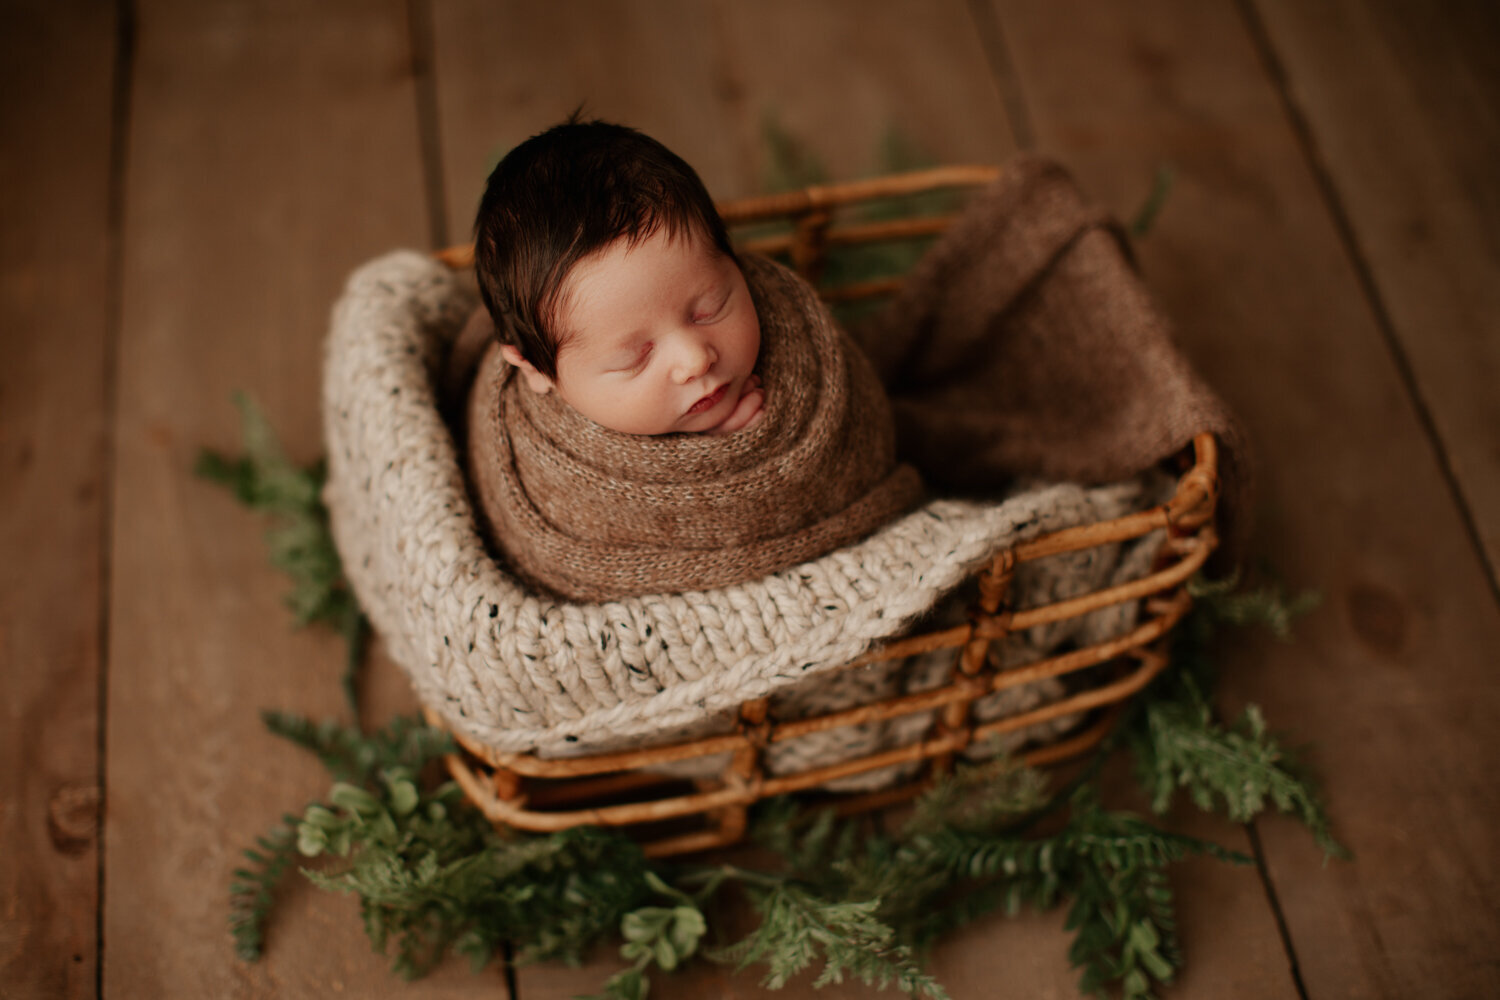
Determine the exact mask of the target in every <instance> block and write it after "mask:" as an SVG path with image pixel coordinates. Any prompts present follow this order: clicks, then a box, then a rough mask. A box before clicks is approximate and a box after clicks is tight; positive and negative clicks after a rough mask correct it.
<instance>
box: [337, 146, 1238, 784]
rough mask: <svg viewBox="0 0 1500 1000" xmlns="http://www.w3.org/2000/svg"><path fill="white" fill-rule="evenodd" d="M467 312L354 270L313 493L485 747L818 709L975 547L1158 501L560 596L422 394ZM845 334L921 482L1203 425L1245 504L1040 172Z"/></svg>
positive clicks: (424, 265) (971, 222) (1053, 501)
mask: <svg viewBox="0 0 1500 1000" xmlns="http://www.w3.org/2000/svg"><path fill="white" fill-rule="evenodd" d="M476 305H477V296H476V295H475V294H474V293H473V291H472V288H471V287H470V286H469V284H467V283H466V279H464V278H461V277H459V276H456V275H454V274H453V273H451V272H449V271H448V270H447V269H446V268H445V267H443V266H442V265H441V264H439V263H437V262H436V261H434V260H432V259H431V258H429V257H427V256H426V255H423V254H418V253H411V252H402V253H396V254H391V255H389V256H386V257H383V258H380V259H378V260H376V261H373V262H371V263H369V264H367V265H366V266H364V267H362V268H361V269H360V270H358V271H357V272H355V274H354V275H353V276H352V277H351V278H350V280H349V283H348V286H347V288H346V289H345V292H344V296H343V298H342V299H341V300H340V302H339V303H338V305H337V306H336V308H335V310H334V317H333V325H332V330H331V333H330V335H329V338H328V341H327V352H326V354H327V356H326V367H325V381H324V428H325V435H326V443H327V447H328V460H329V478H328V486H327V491H326V499H327V502H328V506H329V510H330V515H331V520H332V527H333V531H334V537H335V540H336V542H337V544H338V546H339V551H340V553H341V555H342V557H343V561H344V566H345V571H346V573H347V574H348V577H349V581H350V584H351V586H352V587H353V589H354V591H355V594H356V596H357V597H358V598H359V601H360V603H361V605H362V606H363V607H364V608H365V610H366V612H367V613H368V614H369V616H370V619H371V621H372V622H373V623H374V625H375V627H376V629H377V630H378V632H379V633H380V635H381V636H382V637H383V638H384V641H385V643H386V646H387V649H388V651H389V653H390V655H391V657H392V658H393V659H394V660H395V661H396V662H397V663H398V664H400V665H401V666H402V667H403V669H405V671H406V672H407V674H408V675H409V676H410V678H411V680H412V683H413V686H414V687H415V689H416V692H417V694H418V696H419V698H420V699H421V700H422V701H423V702H424V703H425V704H426V705H428V706H429V707H431V708H433V709H435V710H436V711H438V712H439V713H441V714H442V716H443V717H444V718H445V720H446V721H447V723H448V724H449V725H450V726H451V727H452V728H453V729H455V730H456V731H457V732H459V733H461V734H462V735H464V736H466V737H469V738H471V739H473V740H475V741H477V742H479V743H483V744H486V745H488V746H490V747H493V748H495V749H496V750H499V751H502V752H503V751H526V750H535V751H537V752H539V753H543V754H558V753H569V752H579V751H582V750H586V749H590V748H595V747H609V746H632V745H642V744H644V743H647V742H660V741H663V740H666V739H670V738H671V737H672V736H673V734H678V733H692V732H701V731H703V729H704V727H705V726H708V727H710V728H711V727H712V726H714V725H715V724H717V723H719V722H721V721H722V720H723V719H724V718H726V716H727V715H728V713H732V712H733V711H734V710H735V708H736V707H737V706H738V705H739V704H740V703H741V702H743V701H746V700H748V699H753V698H762V697H773V696H778V695H786V696H787V697H786V698H784V699H780V701H781V703H782V704H785V705H788V706H792V710H796V709H797V707H809V706H812V705H814V704H817V705H826V702H827V699H826V698H823V697H821V696H819V697H818V698H815V699H814V700H813V701H809V700H808V698H807V697H805V695H806V693H807V692H808V691H812V690H815V689H817V687H818V686H819V685H820V684H821V683H822V682H824V681H826V680H828V679H829V678H830V677H832V675H833V672H834V671H837V670H838V669H839V668H840V667H842V666H843V665H844V664H846V663H848V662H849V661H850V660H851V659H853V658H855V657H857V656H859V655H860V654H861V653H864V652H866V651H867V650H869V649H870V648H871V647H872V646H875V645H877V644H879V643H881V642H882V641H884V640H886V639H890V638H893V637H895V636H898V635H900V634H902V633H903V632H905V631H907V630H908V629H909V628H910V627H911V626H912V625H913V624H914V623H916V622H918V621H919V620H926V621H930V620H931V618H932V616H933V615H934V609H935V608H936V607H937V605H938V603H939V601H940V600H941V599H942V598H943V596H944V595H945V594H947V593H949V592H950V591H952V590H954V589H955V588H956V587H957V586H958V585H959V584H960V583H961V582H962V581H964V579H965V578H966V577H967V576H969V575H970V574H972V573H973V572H974V570H975V569H976V568H977V567H978V566H979V565H981V564H982V563H984V562H985V561H986V560H987V559H988V558H989V557H990V556H991V555H992V554H993V553H994V552H995V551H996V550H997V549H1000V548H1003V547H1006V546H1009V545H1013V544H1015V543H1017V542H1019V541H1023V540H1026V539H1029V538H1033V537H1036V536H1038V535H1041V534H1046V533H1049V532H1052V531H1057V530H1061V529H1063V528H1066V527H1070V526H1072V525H1075V524H1081V523H1089V522H1093V521H1099V520H1103V519H1107V518H1113V517H1118V516H1120V515H1121V514H1123V513H1126V512H1127V511H1128V510H1131V509H1138V507H1140V506H1145V505H1149V503H1150V502H1153V498H1152V497H1151V496H1149V495H1147V494H1148V493H1149V491H1145V492H1143V491H1142V490H1141V489H1138V488H1136V489H1132V488H1131V487H1123V488H1122V487H1109V486H1104V487H1094V488H1088V487H1083V486H1078V485H1054V486H1037V487H1035V488H1029V489H1026V490H1024V491H1022V492H1019V493H1015V494H1014V495H1010V496H1009V497H1008V498H1006V499H1002V500H986V501H982V502H981V501H970V500H955V499H936V500H930V501H928V502H927V503H925V504H924V505H923V506H921V507H919V508H918V509H917V510H915V511H913V512H911V513H908V514H905V515H902V516H900V517H898V518H896V519H895V520H894V521H891V522H890V523H888V524H886V525H885V526H884V527H881V528H880V529H878V530H877V531H875V532H874V533H873V534H871V535H869V536H868V537H866V538H864V539H863V540H861V541H859V542H857V543H854V544H850V545H845V546H844V547H842V548H838V549H835V550H834V551H832V552H829V553H827V554H825V555H822V556H820V557H818V558H815V559H810V560H808V561H804V562H800V563H797V564H796V565H792V566H788V567H786V568H783V569H780V570H776V571H774V572H769V573H767V574H766V575H764V576H761V577H758V578H754V579H749V580H745V581H743V582H740V583H736V584H732V585H727V586H719V587H713V588H705V589H696V590H695V589H687V588H684V587H681V586H678V587H673V588H670V589H664V590H663V591H662V592H659V593H652V594H645V595H640V596H632V597H624V598H621V599H618V600H610V601H566V600H562V599H558V598H554V597H551V596H549V595H547V594H546V593H544V592H542V591H540V590H538V589H537V588H535V587H529V586H526V585H524V584H523V583H521V582H520V581H519V580H518V579H517V578H516V577H515V576H514V575H512V573H511V572H510V571H508V570H507V569H506V568H505V567H504V565H503V564H502V563H501V562H499V561H498V560H497V559H495V558H494V557H492V555H491V554H490V553H489V552H488V551H487V549H486V546H485V544H484V542H483V540H482V538H481V535H480V532H479V527H478V520H477V515H476V511H475V509H474V507H473V505H472V504H471V501H470V498H469V495H468V493H467V491H466V487H465V480H464V475H463V472H462V471H461V469H460V463H459V457H458V452H457V448H456V446H455V443H454V438H453V436H452V434H451V433H450V430H449V428H448V426H447V425H446V424H445V423H444V421H443V419H442V417H441V416H440V414H439V408H438V405H437V400H436V398H435V393H434V388H433V387H434V384H435V383H436V382H437V381H438V380H439V378H440V377H441V374H442V372H443V369H444V365H445V362H446V359H447V355H448V354H449V353H450V347H451V345H452V343H453V341H454V339H455V337H456V336H457V334H458V331H459V329H460V328H461V327H462V326H463V324H464V322H465V320H466V318H467V317H468V316H469V315H470V314H471V313H472V312H473V310H474V308H475V306H476ZM865 333H866V334H867V335H868V336H867V337H866V338H865V339H861V343H862V344H865V345H866V346H867V348H868V350H869V352H870V354H871V357H872V358H873V359H874V363H875V368H876V370H877V373H878V374H879V375H880V376H881V378H882V379H883V380H886V381H887V382H888V385H889V386H890V390H891V398H892V400H893V403H894V410H895V414H896V423H897V441H898V454H901V455H902V456H903V458H909V459H910V460H912V461H913V462H914V464H916V465H917V466H918V468H919V470H920V471H921V473H922V475H923V477H924V478H925V479H926V480H927V482H928V483H929V485H933V486H934V488H939V487H941V488H944V489H949V488H955V489H962V490H971V491H984V492H986V493H992V494H993V495H998V496H1004V493H1003V492H1000V490H1001V489H1002V488H1009V489H1013V486H1002V484H1007V483H1009V482H1010V477H1011V476H1014V475H1015V474H1016V473H1019V472H1025V473H1029V474H1032V475H1036V476H1040V477H1043V478H1048V479H1058V478H1069V477H1078V478H1080V479H1082V480H1083V481H1085V482H1108V481H1110V480H1115V479H1125V478H1127V477H1131V476H1132V475H1133V474H1134V473H1137V472H1139V471H1140V470H1143V469H1148V468H1150V467H1152V466H1153V465H1155V464H1156V463H1157V462H1158V461H1159V460H1160V459H1163V458H1165V457H1167V456H1168V455H1170V454H1172V453H1173V452H1174V451H1176V450H1177V449H1178V448H1179V447H1181V446H1182V445H1184V444H1186V443H1187V441H1188V440H1189V439H1190V438H1191V436H1192V435H1193V434H1195V433H1199V432H1202V431H1214V432H1215V433H1216V434H1217V435H1218V436H1219V438H1220V442H1221V445H1222V446H1223V447H1222V450H1221V460H1222V466H1221V472H1222V473H1223V476H1224V479H1225V499H1226V500H1228V501H1230V503H1229V504H1228V506H1229V507H1230V513H1231V514H1233V512H1234V511H1243V510H1244V509H1245V506H1246V505H1245V504H1244V503H1243V498H1244V496H1245V493H1246V483H1247V477H1246V476H1245V475H1244V471H1245V463H1244V461H1243V455H1244V451H1243V447H1242V443H1241V438H1240V435H1239V431H1238V428H1237V426H1236V425H1235V423H1234V421H1233V419H1232V417H1231V416H1230V415H1229V413H1228V411H1227V409H1226V408H1225V407H1224V406H1223V404H1222V403H1221V402H1220V401H1219V400H1218V398H1217V396H1215V395H1214V394H1213V393H1212V392H1211V391H1210V390H1209V389H1208V388H1207V387H1206V386H1205V385H1204V384H1203V383H1202V381H1201V380H1200V379H1198V378H1197V376H1196V374H1195V373H1194V372H1193V371H1192V369H1191V367H1190V366H1189V365H1188V364H1187V362H1186V361H1185V360H1184V359H1183V358H1182V357H1181V355H1180V354H1179V353H1178V352H1177V351H1176V349H1175V347H1174V346H1173V345H1172V343H1171V339H1170V335H1169V331H1168V329H1167V326H1166V324H1165V322H1164V320H1163V319H1162V318H1161V317H1160V315H1159V314H1158V313H1157V312H1156V311H1155V309H1154V307H1153V306H1152V304H1151V303H1150V301H1149V298H1148V297H1147V296H1146V294H1145V292H1144V290H1143V289H1142V288H1141V286H1140V283H1139V280H1138V279H1137V277H1136V276H1135V274H1134V272H1133V271H1132V270H1131V267H1130V265H1129V261H1128V256H1127V255H1126V254H1125V253H1124V252H1122V244H1121V243H1120V241H1119V240H1118V238H1117V237H1116V235H1114V234H1113V232H1112V231H1111V229H1110V227H1109V226H1108V225H1107V224H1106V222H1105V220H1103V219H1102V218H1101V217H1100V216H1099V215H1098V213H1097V212H1094V211H1092V210H1090V209H1088V208H1087V206H1085V205H1084V203H1083V202H1082V200H1081V198H1080V197H1079V196H1078V194H1077V191H1076V189H1075V188H1074V187H1073V185H1072V184H1071V181H1069V180H1068V178H1067V175H1066V174H1065V173H1063V172H1062V171H1061V170H1060V169H1058V168H1057V167H1055V166H1053V165H1051V164H1047V163H1045V162H1044V161H1040V160H1037V159H1036V158H1034V157H1023V158H1019V159H1018V160H1017V161H1015V163H1014V164H1012V165H1010V166H1009V167H1008V168H1007V170H1006V171H1005V173H1004V174H1003V176H1002V177H1001V179H1000V180H999V181H998V182H997V183H996V185H994V186H993V187H992V188H991V189H989V190H988V191H986V192H983V193H981V194H980V195H979V196H978V198H977V201H976V202H975V204H974V207H973V208H972V209H971V210H968V211H966V212H965V213H964V214H963V216H962V217H961V218H960V219H959V221H958V222H957V223H955V225H954V226H953V227H951V228H950V230H949V232H948V233H947V234H945V236H944V237H943V238H942V239H940V240H939V242H938V245H937V246H936V247H935V248H934V251H933V252H932V254H931V255H929V256H928V257H927V258H926V259H925V260H924V261H923V262H922V263H921V264H919V265H918V267H917V269H916V270H915V271H914V272H913V274H912V275H911V277H910V280H909V281H908V283H907V286H906V287H905V289H904V290H903V292H902V293H901V295H900V296H899V297H898V299H897V301H896V302H895V303H894V305H893V307H892V309H891V310H890V311H889V312H888V313H886V316H885V319H884V320H882V321H880V322H879V323H877V324H876V325H875V326H872V327H870V328H867V330H866V331H865ZM1153 547H1154V541H1151V542H1147V541H1143V542H1140V543H1136V545H1135V546H1134V547H1132V549H1131V551H1130V552H1129V553H1128V554H1124V555H1122V553H1121V552H1120V551H1119V547H1115V546H1108V547H1100V548H1098V549H1094V550H1090V551H1089V552H1088V553H1076V554H1073V555H1076V556H1078V557H1079V560H1078V561H1077V566H1076V567H1075V569H1076V571H1075V569H1068V570H1067V571H1066V572H1059V573H1058V574H1054V577H1055V582H1056V585H1054V583H1049V582H1048V581H1047V579H1046V574H1045V573H1043V574H1042V576H1041V577H1038V578H1036V579H1038V580H1039V582H1038V583H1037V584H1035V585H1033V584H1030V583H1027V582H1025V579H1023V577H1022V574H1020V573H1018V574H1017V583H1016V586H1015V589H1014V594H1013V596H1014V597H1015V600H1016V603H1017V604H1018V605H1019V606H1022V607H1024V606H1027V605H1028V604H1030V603H1033V602H1040V601H1043V600H1046V599H1047V595H1048V594H1049V593H1051V594H1052V595H1053V596H1056V594H1058V593H1082V592H1085V591H1086V590H1089V589H1093V587H1094V585H1095V584H1097V583H1102V582H1103V581H1105V580H1111V581H1114V582H1120V581H1121V580H1123V579H1125V578H1129V574H1134V575H1139V574H1141V573H1143V572H1145V567H1146V565H1147V564H1149V561H1150V559H1149V556H1150V552H1151V549H1152V548H1153ZM1054 558H1058V557H1054ZM1085 563H1087V564H1088V565H1087V566H1086V567H1085V565H1084V564H1085ZM1069 565H1072V564H1069ZM1085 568H1086V569H1087V572H1084V569H1085ZM1023 569H1027V567H1023ZM1031 572H1038V573H1041V572H1042V571H1040V570H1037V571H1032V570H1029V569H1028V574H1030V573H1031ZM1100 574H1103V575H1102V576H1101V575H1100ZM1089 581H1094V583H1092V584H1091V583H1090V582H1089ZM1106 612H1107V613H1099V614H1096V615H1093V616H1088V618H1087V624H1086V625H1079V624H1078V623H1058V626H1056V627H1051V626H1049V629H1050V631H1048V632H1046V633H1045V634H1043V633H1042V632H1036V633H1035V634H1034V635H1032V636H1031V637H1030V639H1029V640H1027V643H1026V646H1025V648H1022V647H1016V649H1015V650H1014V652H1015V655H1016V656H1017V657H1019V659H1017V661H1016V662H1025V661H1026V659H1028V658H1031V659H1034V658H1035V657H1036V656H1037V655H1040V654H1041V653H1043V652H1045V651H1047V650H1049V649H1053V648H1056V645H1057V644H1058V643H1064V642H1078V643H1083V642H1086V641H1088V640H1089V638H1090V637H1092V636H1098V637H1107V636H1108V635H1112V634H1118V631H1119V630H1120V629H1121V628H1123V627H1125V626H1126V624H1127V623H1128V622H1130V621H1133V620H1134V616H1135V614H1136V608H1135V606H1134V604H1133V603H1131V604H1129V605H1121V606H1118V607H1117V608H1114V609H1106ZM1064 625H1066V627H1063V626H1064ZM1080 628H1081V629H1083V631H1081V632H1080V631H1072V630H1076V629H1080ZM1006 662H1007V664H1008V665H1010V659H1009V654H1007V659H1006ZM919 673H920V671H919ZM907 676H908V675H903V674H900V673H895V674H883V673H874V674H870V675H869V677H870V678H871V679H872V681H873V683H875V684H876V686H877V687H878V688H879V689H880V690H887V689H889V688H890V686H891V685H893V684H894V685H896V686H897V689H900V688H908V689H909V686H910V684H911V683H913V682H912V681H910V680H909V679H906V678H907ZM841 683H843V684H844V685H845V686H846V687H851V686H852V687H855V688H858V687H861V686H865V687H867V686H869V685H868V684H865V685H861V684H859V683H852V682H841ZM837 687H838V684H835V685H833V686H832V687H831V688H830V690H835V689H836V688H837ZM826 693H827V692H825V694H826ZM858 696H859V694H858V692H855V693H854V694H853V695H851V697H858ZM840 697H842V696H840ZM836 700H837V699H836ZM829 707H831V706H829ZM988 710H989V709H986V711H988ZM994 710H997V711H1004V710H1005V709H1003V708H996V709H994ZM874 732H877V731H875V730H864V731H863V733H855V734H852V735H851V736H848V737H845V738H853V739H857V740H863V739H865V737H866V736H867V735H869V734H870V733H874ZM878 738H879V739H881V740H883V739H885V738H886V737H885V736H879V737H878ZM821 746H822V745H821V744H817V742H816V741H813V740H809V742H808V743H805V744H803V748H802V749H805V750H806V751H807V753H808V756H809V757H811V758H812V759H818V758H819V756H820V755H824V754H826V753H828V752H830V751H828V750H827V749H826V748H823V749H819V747H821ZM785 752H789V751H785ZM832 752H836V751H832ZM824 762H826V757H825V758H824Z"/></svg>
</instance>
